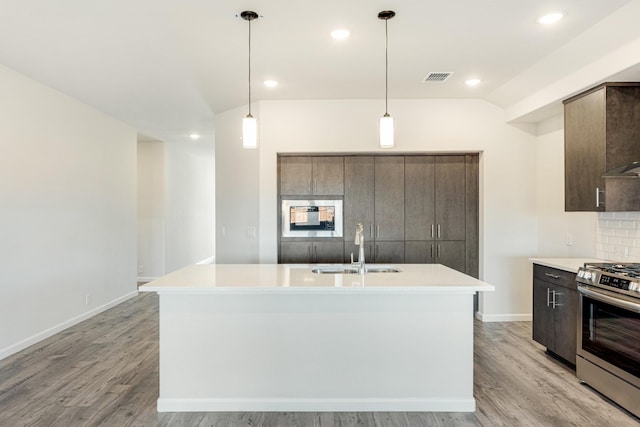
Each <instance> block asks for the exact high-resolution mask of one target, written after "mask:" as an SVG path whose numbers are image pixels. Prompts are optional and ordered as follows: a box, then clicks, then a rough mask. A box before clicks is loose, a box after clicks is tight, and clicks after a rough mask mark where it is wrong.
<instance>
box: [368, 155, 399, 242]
mask: <svg viewBox="0 0 640 427" xmlns="http://www.w3.org/2000/svg"><path fill="white" fill-rule="evenodd" d="M374 163H375V208H374V210H375V230H374V233H375V240H376V243H377V242H378V241H394V240H396V241H397V240H402V241H404V157H402V156H384V157H382V156H379V157H376V158H375V162H374ZM402 251H403V252H404V245H402Z"/></svg>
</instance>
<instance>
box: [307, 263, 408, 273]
mask: <svg viewBox="0 0 640 427" xmlns="http://www.w3.org/2000/svg"><path fill="white" fill-rule="evenodd" d="M365 268H366V270H367V273H399V272H400V271H401V270H400V269H399V268H398V267H394V266H391V265H367V266H366V267H365ZM311 272H312V273H316V274H358V269H357V268H356V267H351V266H345V265H325V266H320V267H316V268H314V269H312V270H311Z"/></svg>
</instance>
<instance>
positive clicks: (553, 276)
mask: <svg viewBox="0 0 640 427" xmlns="http://www.w3.org/2000/svg"><path fill="white" fill-rule="evenodd" d="M544 275H545V276H547V277H551V278H552V279H559V278H560V276H558V275H557V274H551V273H544Z"/></svg>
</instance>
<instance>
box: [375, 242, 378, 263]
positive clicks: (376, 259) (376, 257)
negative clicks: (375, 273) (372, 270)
mask: <svg viewBox="0 0 640 427" xmlns="http://www.w3.org/2000/svg"><path fill="white" fill-rule="evenodd" d="M375 262H378V245H376V256H375Z"/></svg>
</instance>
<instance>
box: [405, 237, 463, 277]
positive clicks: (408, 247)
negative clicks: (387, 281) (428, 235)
mask: <svg viewBox="0 0 640 427" xmlns="http://www.w3.org/2000/svg"><path fill="white" fill-rule="evenodd" d="M404 253H405V262H406V263H407V264H443V265H446V266H447V267H451V268H453V269H454V270H457V271H460V272H462V273H466V256H465V254H466V242H465V241H464V240H431V241H407V242H405V251H404Z"/></svg>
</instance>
